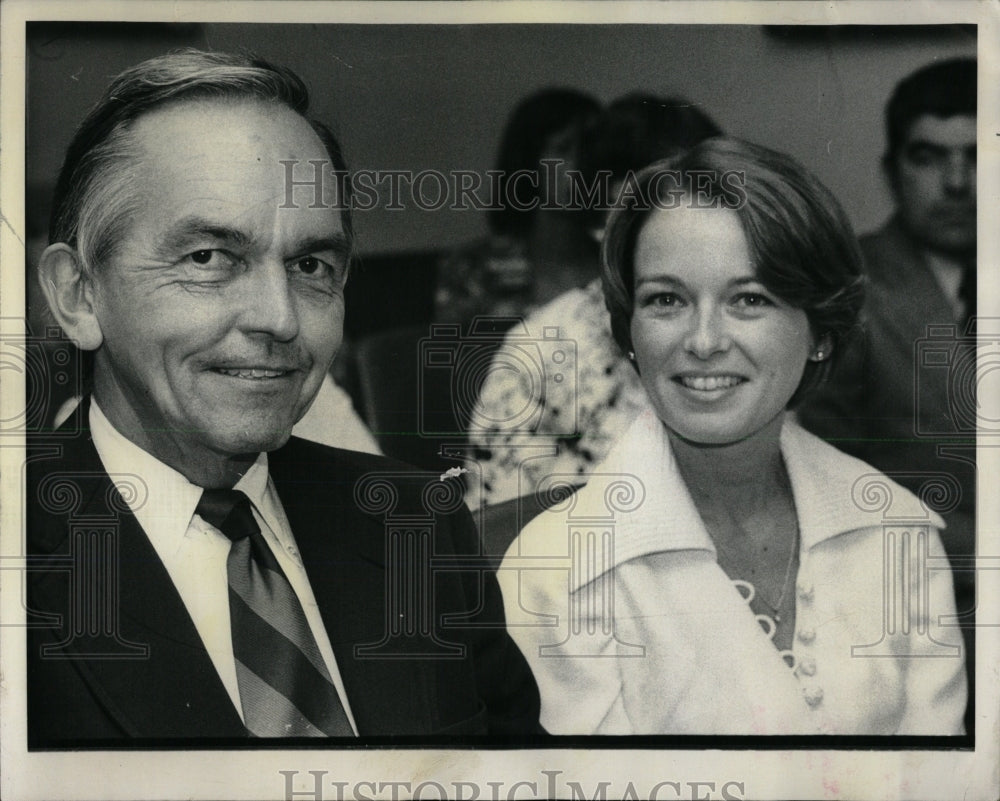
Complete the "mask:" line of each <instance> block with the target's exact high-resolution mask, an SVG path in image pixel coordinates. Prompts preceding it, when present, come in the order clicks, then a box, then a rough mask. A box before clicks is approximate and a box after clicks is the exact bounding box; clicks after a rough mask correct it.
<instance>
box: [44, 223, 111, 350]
mask: <svg viewBox="0 0 1000 801" xmlns="http://www.w3.org/2000/svg"><path fill="white" fill-rule="evenodd" d="M38 279H39V282H40V283H41V285H42V292H43V293H45V299H46V300H47V301H48V304H49V309H50V311H51V312H52V316H53V317H55V318H56V322H57V323H59V325H60V326H61V327H62V330H63V331H65V332H66V335H67V336H68V337H69V338H70V339H72V340H73V341H74V342H75V343H76V344H77V345H78V346H79V347H80V349H81V350H97V349H98V348H99V347H100V346H101V343H102V342H103V341H104V334H103V333H102V332H101V324H100V322H99V321H98V319H97V315H96V314H95V312H94V287H93V282H92V280H91V277H90V275H89V273H88V272H87V271H86V270H85V269H84V267H83V262H82V260H81V259H80V254H79V253H77V251H76V250H75V249H74V248H71V247H70V246H69V245H67V244H65V243H63V242H59V243H56V244H55V245H49V246H48V247H47V248H46V249H45V252H44V253H42V257H41V259H40V260H39V262H38Z"/></svg>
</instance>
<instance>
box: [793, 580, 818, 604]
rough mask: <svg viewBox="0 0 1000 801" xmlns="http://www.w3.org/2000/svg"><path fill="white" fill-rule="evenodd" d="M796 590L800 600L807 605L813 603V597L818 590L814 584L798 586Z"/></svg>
mask: <svg viewBox="0 0 1000 801" xmlns="http://www.w3.org/2000/svg"><path fill="white" fill-rule="evenodd" d="M795 589H796V591H797V592H798V594H799V599H800V600H802V601H805V602H807V603H808V602H809V601H811V600H812V599H813V596H814V595H815V594H816V590H815V588H814V587H813V585H812V584H797V585H796V586H795Z"/></svg>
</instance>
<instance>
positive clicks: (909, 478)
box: [798, 220, 976, 581]
mask: <svg viewBox="0 0 1000 801" xmlns="http://www.w3.org/2000/svg"><path fill="white" fill-rule="evenodd" d="M861 248H862V251H863V253H864V258H865V268H866V271H867V274H868V278H869V281H870V283H869V287H868V292H867V297H866V300H865V310H864V320H863V323H864V329H863V334H862V336H860V337H859V338H858V339H857V340H856V341H855V342H854V343H853V345H852V346H851V347H849V348H848V349H847V352H846V353H843V354H840V356H841V363H840V364H839V365H838V367H837V369H836V371H835V372H834V373H833V375H832V376H831V380H830V381H829V382H827V383H826V385H824V386H823V387H822V388H820V389H819V390H818V391H817V392H816V393H814V394H813V395H811V396H809V397H807V398H806V400H805V402H804V403H803V405H802V407H801V408H800V409H799V410H798V416H799V419H800V421H801V422H802V424H803V425H804V426H805V427H806V428H808V429H809V430H811V431H813V432H814V433H816V434H818V435H819V436H821V437H823V438H824V439H827V440H828V441H829V442H831V443H832V444H833V445H835V446H836V447H838V448H840V449H841V450H843V451H846V452H848V453H850V454H852V455H854V456H857V457H858V458H860V459H864V460H865V461H866V462H868V463H869V464H872V465H874V466H875V467H877V468H879V469H880V470H882V471H884V472H886V473H889V474H890V475H891V476H892V477H893V478H894V479H896V480H897V481H898V482H899V483H900V484H903V485H904V486H906V487H908V488H910V489H911V490H913V491H914V492H917V493H918V494H919V495H921V497H926V498H927V499H928V500H929V501H931V502H932V503H933V504H937V511H940V512H941V513H942V516H943V517H944V519H945V521H946V523H947V524H948V528H947V529H946V530H945V531H944V532H942V538H943V540H944V544H945V548H946V549H947V550H948V552H949V554H951V555H953V556H954V555H971V554H972V553H973V544H974V541H973V532H974V514H975V501H976V472H975V451H974V448H973V447H972V446H973V444H974V441H975V434H974V430H972V431H970V430H969V427H968V423H969V420H968V418H967V417H965V416H963V412H968V410H969V409H970V408H971V407H970V406H969V401H970V397H971V396H969V395H968V394H967V392H966V389H968V382H966V381H965V380H964V379H967V378H969V377H970V376H972V375H973V373H972V372H971V371H968V370H967V368H968V367H969V366H970V364H974V362H970V361H969V360H968V358H967V357H968V356H969V354H970V349H969V347H968V344H967V343H968V339H967V338H966V337H965V332H964V331H962V330H961V322H960V321H959V320H956V319H955V316H954V312H953V311H952V309H951V307H950V305H949V304H948V301H947V299H946V298H945V296H944V293H943V292H942V291H941V288H940V286H939V285H938V283H937V280H936V279H935V278H934V275H933V273H932V272H931V270H930V268H929V267H928V266H927V264H926V262H925V261H924V258H923V256H922V254H921V253H920V251H919V250H918V248H917V246H916V245H915V244H914V242H913V241H912V240H911V239H910V238H909V237H908V236H907V235H906V233H905V231H904V230H903V229H902V227H901V226H900V224H899V223H898V221H895V220H893V221H891V222H890V223H889V224H888V225H886V226H885V227H884V228H883V229H882V230H880V231H878V232H876V233H874V234H870V235H868V236H865V237H862V238H861ZM949 325H950V326H952V327H953V329H954V330H953V331H952V333H951V334H950V335H949V334H947V333H941V332H945V331H947V328H946V327H947V326H949ZM929 326H936V327H937V329H936V330H937V332H939V333H940V335H939V336H933V337H929V336H928V334H929V329H928V327H929ZM931 333H934V332H931ZM929 351H930V352H931V353H930V358H928V356H927V355H925V354H927V353H928V352H929ZM973 426H974V420H973ZM935 474H938V475H940V474H944V476H945V478H944V479H943V480H942V481H937V487H939V488H940V489H941V490H943V491H940V492H937V491H934V486H935V485H934V483H931V484H928V482H929V481H930V482H935V481H936V479H935V478H934V477H935ZM922 489H923V490H931V492H930V493H929V494H928V495H926V496H924V495H923V493H922V492H921V490H922ZM956 578H957V579H958V580H959V581H961V580H962V579H963V578H965V579H968V576H965V577H962V576H957V577H956Z"/></svg>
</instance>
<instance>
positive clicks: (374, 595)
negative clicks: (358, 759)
mask: <svg viewBox="0 0 1000 801" xmlns="http://www.w3.org/2000/svg"><path fill="white" fill-rule="evenodd" d="M344 456H346V454H345V453H344V452H341V451H337V450H335V449H328V448H323V449H322V453H320V451H319V450H317V449H315V448H312V447H307V446H303V444H302V443H301V442H300V441H298V440H296V439H294V438H293V439H292V440H291V441H290V442H289V444H288V445H286V446H285V447H284V448H282V449H281V450H280V451H276V452H273V453H271V454H269V462H268V464H269V470H270V474H271V478H272V480H273V481H274V483H275V487H276V488H277V490H278V495H279V497H280V498H281V499H282V505H283V506H284V508H285V514H286V516H287V517H288V522H289V525H290V526H291V528H292V533H293V535H294V537H295V540H296V543H297V545H298V549H299V551H300V553H301V555H302V561H303V563H304V564H305V566H306V573H307V574H308V576H309V582H310V584H311V585H312V589H313V594H314V595H315V597H316V602H317V604H318V605H319V608H320V612H321V614H322V617H323V622H324V624H325V626H326V631H327V634H328V636H329V638H330V644H331V646H332V647H333V652H334V656H335V658H336V660H337V669H338V670H339V671H340V675H341V678H342V679H343V681H344V687H345V690H346V692H347V697H348V702H349V704H350V706H351V712H352V714H353V715H354V719H355V722H356V723H357V726H358V733H359V734H360V735H361V736H366V735H377V734H389V733H406V734H430V733H433V732H435V731H437V730H439V729H440V727H441V723H440V721H439V720H438V718H439V711H438V710H439V707H438V704H437V702H436V700H435V693H436V692H437V690H436V684H435V675H434V669H433V668H434V665H435V661H434V660H432V659H431V660H419V659H399V658H395V659H379V658H365V657H364V656H360V657H359V655H358V653H357V650H356V649H357V648H359V647H363V646H373V645H377V644H378V643H380V642H382V641H384V640H385V638H386V636H387V632H388V630H389V629H388V625H389V623H388V620H387V589H386V569H385V559H386V555H385V547H386V528H385V523H384V522H383V521H382V520H381V519H378V518H376V517H373V516H370V515H367V514H365V513H364V512H362V511H361V510H359V509H358V506H357V502H356V500H355V498H354V485H355V482H356V481H357V479H358V478H360V477H361V475H362V474H363V470H359V469H358V468H356V467H354V466H351V465H348V464H346V463H345V460H344V458H343V457H344ZM317 459H320V460H321V461H317ZM318 477H319V478H318Z"/></svg>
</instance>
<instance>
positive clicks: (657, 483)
mask: <svg viewBox="0 0 1000 801" xmlns="http://www.w3.org/2000/svg"><path fill="white" fill-rule="evenodd" d="M781 453H782V456H783V457H784V460H785V466H786V468H787V470H788V476H789V480H790V482H791V486H792V495H793V497H794V499H795V509H796V513H797V516H798V522H799V534H800V537H801V547H802V551H803V552H806V551H807V550H810V549H812V548H815V547H817V546H818V545H820V544H822V543H823V542H825V541H826V540H829V539H831V538H833V537H836V536H839V535H841V534H846V533H848V532H851V531H856V530H858V529H863V528H870V527H873V526H874V527H881V526H883V525H887V524H890V523H896V524H899V523H902V522H904V521H905V522H907V523H909V524H911V525H912V524H915V523H916V524H924V525H929V526H933V527H935V528H939V529H940V528H943V527H944V523H943V521H942V520H941V518H940V517H939V516H938V515H937V514H936V513H934V512H933V511H930V510H928V509H927V507H926V506H925V505H924V504H923V503H921V501H920V500H918V499H917V497H916V496H914V495H913V494H912V493H911V492H910V491H909V490H907V489H904V488H903V487H901V486H900V485H898V484H896V483H895V482H894V481H892V480H891V479H889V478H888V477H887V476H885V475H884V474H882V473H881V472H879V471H878V470H877V469H876V468H874V467H871V466H870V465H868V464H866V463H865V462H862V461H860V460H859V459H855V458H853V457H851V456H848V455H846V454H844V453H841V452H840V451H838V450H837V449H836V448H834V447H832V446H830V445H828V444H826V443H825V442H823V441H822V440H821V439H819V438H818V437H815V436H813V435H812V434H810V433H809V432H807V431H805V430H804V429H803V428H801V427H800V426H799V425H798V424H796V423H795V422H793V421H792V420H790V419H786V420H785V423H784V425H783V426H782V431H781ZM622 482H624V484H623V483H622ZM616 484H617V485H618V487H619V491H618V495H617V498H616V493H615V490H614V486H615V485H616ZM626 485H627V486H628V490H626V491H625V492H624V493H623V492H621V488H622V487H624V486H626ZM612 504H613V505H615V506H617V508H614V507H612ZM609 507H611V508H609ZM559 508H560V510H562V509H563V507H559ZM552 513H553V514H566V513H565V512H564V511H560V512H555V511H554V512H552ZM601 518H603V519H605V520H608V521H609V522H611V521H613V524H614V532H615V533H614V552H613V556H612V558H611V559H610V560H608V561H607V562H606V563H604V569H605V570H610V569H611V568H613V567H616V566H618V565H620V564H623V563H625V562H627V561H629V560H632V559H636V558H638V557H641V556H645V555H648V554H653V553H659V552H663V551H677V550H689V549H697V550H707V551H710V552H711V553H712V554H713V555H714V554H715V546H714V544H713V542H712V538H711V536H710V535H709V533H708V531H707V529H706V528H705V524H704V523H703V522H702V519H701V516H700V515H699V514H698V510H697V509H696V507H695V504H694V501H693V500H692V498H691V495H690V493H689V492H688V490H687V487H686V486H685V485H684V482H683V480H682V479H681V477H680V473H679V471H678V467H677V463H676V462H675V460H674V457H673V451H672V449H671V447H670V441H669V438H668V436H667V433H666V429H665V427H664V426H663V424H662V423H661V422H660V420H659V418H657V417H656V415H655V414H653V413H652V412H648V411H647V412H644V413H643V414H641V415H640V416H639V417H638V418H637V419H636V421H635V422H634V423H633V424H632V426H631V427H630V428H629V429H628V431H627V432H626V433H625V435H624V436H623V437H622V439H621V440H619V442H618V444H617V445H616V446H615V447H614V448H613V449H612V450H611V452H610V453H609V454H608V456H607V457H606V458H605V460H604V462H602V463H601V465H600V466H599V467H598V468H597V469H596V470H595V471H594V474H593V476H592V478H591V479H590V480H589V481H588V483H587V485H586V486H585V487H583V488H582V489H581V490H580V491H579V494H578V498H577V501H576V503H575V504H574V505H573V507H572V509H571V510H570V511H569V521H568V522H570V523H571V524H572V522H573V520H574V519H581V520H583V519H586V520H591V521H593V520H598V519H601ZM594 578H595V576H594V575H593V574H590V575H583V574H582V573H581V574H580V575H579V577H578V581H579V583H578V584H577V586H576V587H573V588H571V589H572V590H576V589H579V588H580V587H581V586H582V585H583V584H585V583H588V582H589V581H592V580H593V579H594Z"/></svg>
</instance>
